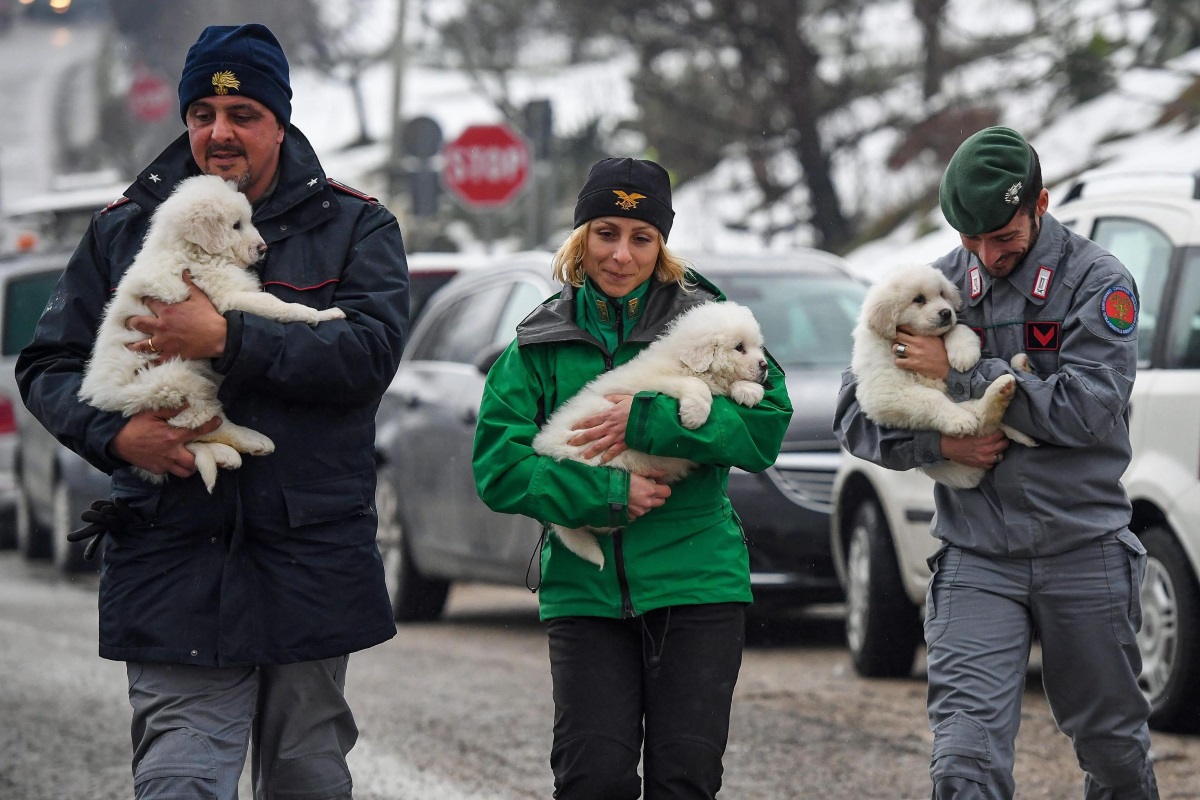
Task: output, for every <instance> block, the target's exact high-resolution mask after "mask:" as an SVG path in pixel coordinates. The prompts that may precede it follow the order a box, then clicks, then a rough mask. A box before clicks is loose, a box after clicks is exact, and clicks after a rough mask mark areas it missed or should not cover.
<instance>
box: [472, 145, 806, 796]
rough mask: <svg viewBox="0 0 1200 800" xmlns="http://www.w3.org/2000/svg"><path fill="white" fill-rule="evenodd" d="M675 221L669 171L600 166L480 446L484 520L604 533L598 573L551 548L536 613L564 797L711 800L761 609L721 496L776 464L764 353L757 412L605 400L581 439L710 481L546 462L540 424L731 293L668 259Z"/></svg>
mask: <svg viewBox="0 0 1200 800" xmlns="http://www.w3.org/2000/svg"><path fill="white" fill-rule="evenodd" d="M673 218H674V212H673V211H672V210H671V188H670V181H669V178H668V177H667V173H666V171H665V170H664V169H663V168H662V167H660V166H659V165H658V164H656V163H654V162H652V161H641V160H636V159H628V158H624V159H616V158H610V159H604V160H602V161H600V162H598V163H597V164H595V165H594V166H593V167H592V170H591V173H590V174H589V175H588V179H587V181H586V183H585V184H584V187H583V189H582V190H581V191H580V193H579V200H578V202H577V204H576V207H575V230H574V232H573V233H572V234H571V235H570V236H569V237H568V238H567V240H566V242H565V243H564V244H563V246H562V247H561V248H560V249H559V251H558V253H557V254H556V255H555V258H554V274H555V277H556V278H558V279H559V280H561V281H562V282H563V283H564V285H565V288H564V290H563V291H562V292H561V293H560V294H558V295H556V296H555V297H552V298H550V299H549V300H547V301H546V302H545V303H543V304H542V305H541V306H539V307H538V308H537V309H536V310H535V311H534V312H533V313H532V314H530V315H529V317H528V318H526V319H525V321H524V322H522V323H521V325H520V326H519V327H518V329H517V338H516V341H515V342H513V344H512V345H510V346H509V347H508V349H507V350H506V351H505V352H504V354H503V355H502V356H501V357H500V359H499V360H498V361H497V362H496V364H495V366H493V367H492V369H491V371H490V372H489V374H488V379H487V384H486V386H485V388H484V394H483V400H482V404H481V406H480V414H479V423H478V428H477V430H476V435H475V447H474V453H473V465H474V469H475V480H476V485H477V487H478V490H479V495H480V497H481V498H482V499H483V501H484V502H485V503H487V505H488V506H490V507H491V508H493V509H495V510H497V511H502V512H507V513H511V514H525V515H527V516H530V517H533V518H534V519H537V520H540V521H542V522H543V523H558V524H561V525H566V526H570V527H579V526H582V525H590V526H596V527H615V528H617V529H618V530H617V531H616V532H614V533H613V534H612V535H610V536H600V537H598V538H599V539H600V545H601V547H602V548H603V550H604V556H605V566H604V568H603V569H598V568H597V567H596V565H595V564H592V563H591V562H589V561H586V560H584V559H582V558H580V557H579V556H577V555H575V554H574V553H572V552H571V551H570V550H568V549H567V548H566V547H565V546H563V545H562V544H561V543H560V542H559V541H558V540H557V539H556V538H555V537H554V536H552V535H548V536H543V539H542V549H541V565H540V567H541V583H540V588H539V600H540V610H541V618H542V619H543V620H545V621H546V630H547V633H548V636H549V649H550V669H551V676H552V679H553V685H554V707H555V714H554V742H553V746H552V750H551V756H550V763H551V766H552V768H553V770H554V786H555V791H554V796H555V797H556V798H564V799H565V800H579V799H580V798H611V799H612V800H620V799H622V798H630V799H631V800H632V799H634V798H638V797H639V796H641V785H640V780H639V777H638V772H637V768H638V762H639V760H641V762H642V765H643V770H644V773H645V784H646V792H645V797H646V798H647V800H665V799H666V798H697V800H699V799H700V798H713V797H715V796H716V794H717V791H718V789H719V788H720V786H721V772H722V767H721V759H722V756H723V754H724V751H725V745H726V741H727V739H728V732H729V711H730V705H731V702H732V699H733V689H734V685H735V683H736V682H737V675H738V670H739V668H740V666H741V654H742V642H743V638H744V617H743V612H744V608H745V605H746V604H747V603H749V602H750V601H751V599H752V597H751V593H750V568H749V560H748V557H747V552H746V541H745V538H744V536H743V533H742V529H741V525H740V524H739V522H738V519H737V516H736V515H735V514H734V512H733V508H732V507H731V505H730V503H729V498H728V496H727V494H726V485H727V482H728V476H729V469H730V467H734V466H736V467H740V468H741V469H745V470H748V471H751V472H758V471H761V470H764V469H766V468H767V467H769V466H770V465H771V464H773V463H774V462H775V457H776V456H777V455H778V453H779V447H780V443H781V442H782V439H783V434H784V431H785V430H786V428H787V425H788V421H789V419H790V418H791V414H792V408H791V404H790V402H789V400H788V396H787V390H786V388H785V385H784V379H783V373H782V371H781V370H780V368H779V366H778V365H777V364H776V363H775V362H774V361H772V360H770V359H769V357H768V361H769V364H768V377H767V383H766V392H765V395H764V397H763V400H762V402H760V403H759V404H757V405H756V406H754V407H753V408H746V407H744V406H740V405H738V404H736V403H734V402H733V401H731V400H729V399H728V398H724V397H717V398H714V401H713V406H712V413H711V415H710V416H709V418H708V420H707V421H706V422H705V423H704V424H703V425H701V426H700V427H699V428H697V429H696V430H688V429H686V428H684V427H683V426H682V425H681V424H680V422H679V404H678V402H677V401H676V400H675V399H674V398H671V397H668V396H665V395H660V394H656V393H651V392H642V393H639V394H638V395H637V396H636V397H633V396H629V395H614V396H611V397H610V398H609V399H610V400H612V401H613V405H612V406H611V407H610V409H609V410H608V411H606V412H605V413H602V414H599V415H596V416H594V417H592V418H590V419H588V420H585V421H584V422H583V423H582V424H581V426H580V431H579V437H578V438H577V439H576V440H575V441H576V443H580V444H582V443H589V445H590V447H589V451H588V452H587V453H585V455H587V456H589V457H590V456H595V455H598V454H601V453H603V454H604V459H603V460H604V461H607V460H609V459H611V458H612V457H614V456H616V455H617V454H618V453H620V452H621V451H622V450H624V449H626V448H634V449H637V450H641V451H644V452H648V453H653V454H656V455H669V456H676V457H679V458H686V459H688V460H690V461H694V462H696V463H697V464H698V465H699V466H698V467H697V468H696V469H694V470H693V471H692V472H691V473H689V474H688V476H687V477H685V478H684V479H683V480H681V481H679V482H678V483H675V484H672V485H670V486H668V485H665V484H663V483H661V482H659V481H658V480H657V478H658V477H661V476H658V475H653V474H651V475H631V474H629V473H626V472H623V471H621V470H618V469H615V468H612V467H607V466H593V465H590V464H583V463H579V462H574V461H561V462H560V461H555V460H554V459H552V458H548V457H545V456H540V455H538V454H536V453H535V452H534V450H533V446H532V442H533V438H534V436H535V435H536V434H537V432H538V428H539V426H540V425H541V424H542V423H544V422H545V420H546V418H547V417H548V416H549V415H550V414H551V413H552V412H553V411H554V410H555V409H556V408H557V407H558V406H559V405H561V404H562V403H564V402H565V401H566V400H568V399H569V398H570V397H571V396H572V395H574V394H575V393H576V392H578V391H579V390H580V389H581V388H582V387H583V386H584V385H585V384H586V383H587V382H588V381H590V380H591V379H592V378H594V377H596V376H597V375H599V374H600V373H601V372H603V371H605V370H608V369H612V368H613V367H614V366H617V365H620V364H623V363H625V362H626V361H628V360H630V359H631V358H633V357H634V356H635V355H637V354H638V353H639V352H640V351H641V350H642V348H644V347H645V346H646V345H647V344H649V343H650V342H651V341H653V340H654V339H655V338H656V337H657V336H658V335H659V334H660V333H662V331H663V330H664V328H665V327H666V325H667V323H669V322H670V321H671V320H672V319H673V318H675V317H676V316H678V315H679V314H680V313H682V312H683V311H685V310H687V309H688V308H691V307H692V306H694V305H696V304H698V303H702V302H706V301H711V300H724V299H725V298H724V295H723V294H721V292H720V290H719V289H717V288H716V287H715V286H713V285H712V284H710V283H709V282H708V281H706V280H705V279H704V278H703V277H702V276H700V275H699V274H697V273H696V272H694V271H692V270H690V269H688V268H687V266H686V265H685V264H684V263H683V262H682V261H680V260H679V259H678V258H676V257H675V256H673V255H672V254H671V253H670V252H669V251H668V250H667V248H666V238H667V235H668V233H669V232H670V229H671V222H672V219H673Z"/></svg>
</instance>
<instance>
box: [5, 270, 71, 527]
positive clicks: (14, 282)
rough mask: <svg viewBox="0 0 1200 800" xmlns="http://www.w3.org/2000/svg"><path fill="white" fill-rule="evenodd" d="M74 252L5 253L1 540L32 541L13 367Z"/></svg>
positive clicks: (18, 397) (17, 395)
mask: <svg viewBox="0 0 1200 800" xmlns="http://www.w3.org/2000/svg"><path fill="white" fill-rule="evenodd" d="M68 255H69V254H63V253H19V254H12V255H9V256H7V257H4V258H0V362H2V364H0V545H3V546H4V547H22V548H24V547H28V546H29V545H30V542H29V540H28V537H24V536H22V535H21V531H20V526H19V525H18V520H17V515H18V508H19V506H20V504H19V489H18V486H17V479H16V463H17V461H16V460H17V441H18V433H17V418H18V414H19V413H20V412H21V411H23V410H24V407H23V406H22V405H21V397H20V394H19V393H18V392H17V379H16V376H15V374H14V373H13V368H14V367H15V366H16V362H17V354H18V353H20V352H21V348H22V347H24V346H25V345H26V344H28V343H29V340H30V339H32V338H33V329H34V327H35V326H36V325H37V320H38V317H39V316H40V315H41V313H42V309H43V308H45V307H46V302H47V301H48V300H49V299H50V293H51V292H52V291H53V290H54V284H55V283H56V282H57V280H58V274H59V273H60V272H61V271H62V268H63V264H65V263H66V259H67V257H68Z"/></svg>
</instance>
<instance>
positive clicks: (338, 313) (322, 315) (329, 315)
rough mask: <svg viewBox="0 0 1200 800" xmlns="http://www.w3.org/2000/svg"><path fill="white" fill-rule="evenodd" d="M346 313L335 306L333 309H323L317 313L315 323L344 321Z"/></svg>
mask: <svg viewBox="0 0 1200 800" xmlns="http://www.w3.org/2000/svg"><path fill="white" fill-rule="evenodd" d="M345 318H346V312H345V311H342V310H341V309H340V308H337V307H336V306H335V307H333V308H325V309H322V310H320V311H318V312H317V322H328V321H329V320H333V319H345Z"/></svg>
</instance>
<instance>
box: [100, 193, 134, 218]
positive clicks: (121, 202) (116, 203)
mask: <svg viewBox="0 0 1200 800" xmlns="http://www.w3.org/2000/svg"><path fill="white" fill-rule="evenodd" d="M128 202H131V201H130V200H129V198H128V197H118V198H117V199H116V200H113V201H112V202H111V203H109V204H108V205H106V206H105V207H104V211H101V212H100V213H101V214H104V213H105V212H108V211H112V210H113V209H114V208H117V207H118V206H123V205H125V204H126V203H128Z"/></svg>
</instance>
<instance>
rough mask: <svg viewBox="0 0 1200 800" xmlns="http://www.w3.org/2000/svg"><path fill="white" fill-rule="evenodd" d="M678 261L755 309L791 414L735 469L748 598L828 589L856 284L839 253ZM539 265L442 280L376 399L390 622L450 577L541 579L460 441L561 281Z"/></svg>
mask: <svg viewBox="0 0 1200 800" xmlns="http://www.w3.org/2000/svg"><path fill="white" fill-rule="evenodd" d="M688 260H689V261H691V262H692V263H693V264H694V265H695V266H696V269H697V270H698V271H700V272H701V273H703V274H704V275H705V276H706V277H708V278H709V279H711V280H712V281H713V282H714V283H716V284H717V285H718V286H719V287H721V289H722V290H724V291H725V293H726V294H727V295H728V296H729V298H730V299H731V300H735V301H737V302H740V303H742V304H744V305H746V306H749V307H750V308H751V309H752V310H753V311H754V313H755V316H756V317H757V318H758V320H759V323H760V324H761V325H762V328H763V333H764V336H765V338H766V343H767V349H768V350H770V351H771V353H772V355H774V356H775V358H776V359H777V360H778V361H779V363H780V364H781V365H782V366H783V368H784V370H785V371H786V372H787V376H788V390H789V393H790V395H791V398H792V403H793V406H794V407H795V409H796V411H795V414H794V416H793V419H792V424H791V426H790V427H789V429H788V432H787V436H786V438H785V441H784V445H783V450H782V453H781V455H780V457H779V460H778V461H777V462H776V464H775V466H774V467H772V468H770V469H768V470H766V471H765V472H763V473H760V474H757V475H752V474H749V473H745V472H742V471H735V472H734V473H733V474H731V475H730V481H729V492H730V497H731V499H732V501H733V504H734V508H735V509H736V511H737V512H738V515H739V516H740V517H741V519H742V522H743V525H744V527H745V529H746V532H747V535H748V538H749V540H750V545H751V547H750V559H751V571H752V582H753V584H754V593H755V597H756V606H761V607H763V608H785V607H789V606H797V605H803V604H808V603H816V602H825V601H833V600H839V599H841V596H842V594H841V589H840V588H839V585H838V583H837V579H836V576H835V575H834V572H833V567H832V561H831V558H830V552H829V534H828V531H829V497H830V488H831V486H832V481H833V473H834V469H835V467H836V465H837V461H838V452H839V451H838V445H837V442H836V440H835V439H834V438H833V431H832V419H833V407H834V402H835V401H836V398H837V390H838V385H839V376H840V373H841V371H842V369H843V368H844V367H845V366H846V365H847V364H849V362H850V347H851V338H850V332H851V330H852V329H853V326H854V322H855V320H856V318H857V315H858V308H859V305H860V303H861V300H862V295H863V293H864V287H863V285H862V284H861V283H860V282H859V281H857V280H855V279H854V278H852V277H851V276H850V273H849V272H848V271H847V270H846V268H845V265H844V262H842V261H841V259H839V258H837V257H836V256H832V255H830V254H828V253H824V252H821V251H817V250H799V251H793V252H790V253H787V254H784V255H778V256H762V255H755V256H739V257H737V258H732V257H719V256H707V255H689V256H688ZM550 261H551V255H550V254H549V253H533V254H529V253H527V254H520V255H515V256H509V257H505V258H500V259H497V261H496V263H495V264H493V265H491V266H489V267H487V268H485V269H476V270H472V271H471V272H470V273H468V274H464V275H460V276H459V277H457V278H455V279H454V280H453V281H451V282H450V283H448V284H447V285H446V287H445V288H443V289H442V290H441V291H439V292H438V293H437V294H436V295H435V296H434V297H433V298H432V299H431V300H430V302H429V305H428V306H427V308H426V311H425V313H424V315H423V318H422V319H421V321H420V323H419V324H418V325H417V327H416V329H415V330H414V332H413V336H412V341H411V342H410V344H409V346H408V348H407V350H406V352H405V354H404V359H403V361H402V362H401V364H400V369H399V372H398V373H397V375H396V379H395V380H394V381H393V382H392V385H391V388H390V389H389V390H388V392H387V394H386V395H385V397H384V400H383V403H382V405H381V406H380V410H379V415H378V418H377V422H378V434H377V438H376V447H377V450H378V455H379V461H380V474H379V488H378V491H377V495H376V500H377V504H378V511H379V516H380V527H379V546H380V550H381V552H382V553H383V556H384V560H385V564H386V568H387V574H388V581H389V588H390V590H391V593H392V602H393V606H394V610H395V614H396V619H398V620H401V621H412V620H429V619H435V618H437V616H438V615H439V614H440V613H441V611H442V609H443V607H444V605H445V602H446V597H447V593H448V590H449V588H450V585H451V584H452V583H453V582H454V581H485V582H492V583H504V584H513V585H527V586H535V585H536V583H537V578H538V563H537V558H536V550H537V545H538V540H539V537H540V533H541V530H540V526H539V525H538V524H537V523H535V522H534V521H533V520H530V519H528V518H526V517H520V516H513V515H507V514H498V513H496V512H494V511H491V510H490V509H488V508H487V507H486V506H485V505H484V504H483V502H482V501H480V500H479V498H478V496H477V495H476V492H475V483H474V477H473V475H472V471H471V444H472V441H473V439H474V435H475V421H476V419H477V416H478V411H479V401H480V398H481V397H482V394H483V383H484V377H485V374H486V371H487V368H488V367H489V366H490V364H491V363H492V361H493V360H494V359H495V357H496V355H497V354H498V353H499V352H500V350H502V349H503V348H504V346H506V345H507V344H508V343H509V342H510V341H511V340H512V337H513V336H514V335H515V331H516V326H517V323H518V322H520V321H521V320H522V319H524V317H525V316H526V315H527V314H528V313H529V312H530V311H531V310H532V309H533V308H534V307H535V306H536V305H537V304H538V303H540V302H541V301H542V300H544V299H545V298H546V297H549V296H550V295H551V294H553V293H554V292H556V291H557V290H558V287H557V286H556V285H554V284H553V283H552V281H551V280H550V277H549V273H550Z"/></svg>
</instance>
